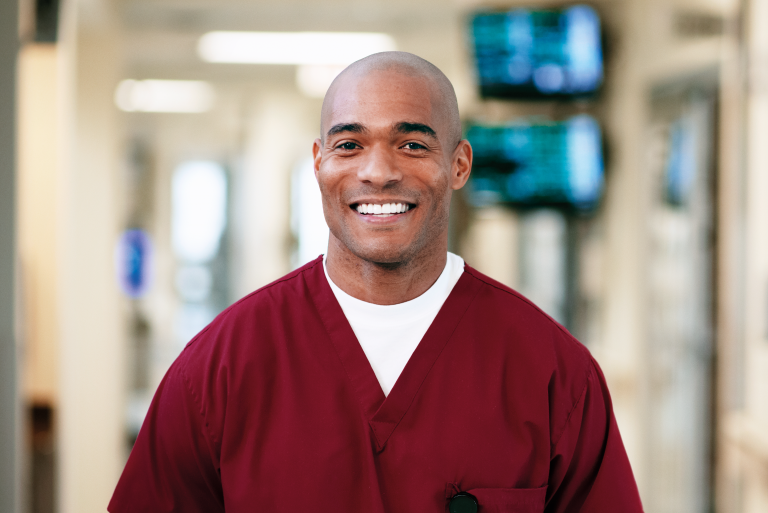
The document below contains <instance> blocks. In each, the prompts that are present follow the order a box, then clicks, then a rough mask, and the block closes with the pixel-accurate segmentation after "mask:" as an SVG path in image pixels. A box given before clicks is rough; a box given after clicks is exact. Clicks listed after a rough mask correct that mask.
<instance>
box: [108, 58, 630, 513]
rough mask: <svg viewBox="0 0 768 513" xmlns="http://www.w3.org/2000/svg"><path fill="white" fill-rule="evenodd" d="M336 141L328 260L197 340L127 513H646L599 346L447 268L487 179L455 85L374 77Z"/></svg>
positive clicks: (437, 76)
mask: <svg viewBox="0 0 768 513" xmlns="http://www.w3.org/2000/svg"><path fill="white" fill-rule="evenodd" d="M321 136H322V137H321V138H320V139H318V140H316V141H315V144H314V148H313V152H314V157H315V174H316V176H317V181H318V183H319V185H320V190H321V192H322V196H323V209H324V212H325V218H326V221H327V223H328V226H329V227H330V231H331V235H330V240H329V244H328V255H327V258H326V259H325V260H324V259H323V258H318V259H317V260H315V261H314V262H311V263H309V264H307V265H305V266H304V267H302V268H300V269H298V270H296V271H294V272H293V273H291V274H289V275H287V276H285V277H283V278H281V279H279V280H277V281H276V282H274V283H272V284H270V285H267V286H266V287H264V288H262V289H260V290H258V291H256V292H254V293H253V294H251V295H249V296H247V297H246V298H244V299H242V300H240V301H239V302H237V303H236V304H235V305H233V306H232V307H230V308H228V309H227V310H226V311H225V312H224V313H222V314H221V315H220V316H219V317H218V318H217V319H216V320H214V321H213V322H212V323H211V324H210V325H209V326H208V327H207V328H206V329H204V330H203V331H202V332H201V333H200V334H199V335H198V336H197V337H195V338H194V339H193V340H192V341H191V342H190V343H189V344H188V345H187V347H186V348H185V350H184V351H183V352H182V354H181V355H180V356H179V358H178V359H177V360H176V362H175V363H174V364H173V365H172V367H171V369H170V370H169V371H168V374H167V375H166V376H165V378H164V379H163V382H162V383H161V384H160V387H159V388H158V391H157V394H156V395H155V398H154V401H153V403H152V406H151V408H150V410H149V413H148V415H147V418H146V420H145V423H144V426H143V427H142V430H141V433H140V434H139V437H138V440H137V441H136V445H135V447H134V449H133V452H132V453H131V456H130V459H129V460H128V463H127V465H126V468H125V471H124V473H123V476H122V478H121V479H120V482H119V483H118V486H117V489H116V490H115V493H114V496H113V498H112V501H111V503H110V505H109V509H110V511H113V512H129V511H130V512H138V511H153V512H155V511H183V512H216V511H219V512H221V511H227V512H229V513H239V512H246V511H247V512H251V511H279V512H297V513H298V512H307V511H323V512H325V511H328V512H331V511H333V512H344V513H353V512H354V513H358V512H365V513H383V512H419V513H425V512H443V511H452V512H475V511H480V512H493V511H498V512H501V511H516V512H542V511H547V512H566V511H567V512H572V511H585V512H609V511H610V512H636V511H641V510H642V508H641V505H640V500H639V497H638V494H637V489H636V486H635V482H634V478H633V476H632V471H631V469H630V466H629V462H628V461H627V457H626V454H625V451H624V447H623V445H622V442H621V438H620V436H619V432H618V428H617V426H616V422H615V420H614V416H613V412H612V407H611V403H610V398H609V395H608V390H607V388H606V385H605V381H604V379H603V376H602V374H601V372H600V370H599V368H598V366H597V364H596V363H595V362H594V360H593V359H592V358H591V356H590V355H589V353H588V351H587V350H586V349H585V348H584V347H583V346H582V345H581V344H579V343H578V342H577V341H576V340H574V339H573V337H571V335H570V334H569V333H568V332H567V331H566V330H565V329H563V328H562V327H561V326H560V325H558V324H557V323H555V322H554V321H553V320H551V319H550V318H549V317H548V316H547V315H545V314H544V313H542V312H541V311H540V310H539V309H537V308H536V307H535V306H534V305H532V304H531V303H530V302H529V301H528V300H527V299H525V298H523V297H522V296H520V295H519V294H517V293H516V292H514V291H512V290H510V289H509V288H507V287H505V286H503V285H501V284H499V283H497V282H495V281H493V280H491V279H490V278H487V277H486V276H483V275H482V274H480V273H478V272H477V271H475V270H473V269H471V268H470V267H468V266H464V264H463V261H462V260H461V259H460V258H459V257H457V256H456V255H452V254H450V253H448V252H447V229H448V211H449V204H450V199H451V194H452V191H454V190H457V189H459V188H461V187H462V186H463V185H464V184H465V183H466V181H467V178H468V176H469V173H470V168H471V164H472V149H471V147H470V145H469V143H468V142H467V141H465V140H461V126H460V122H459V113H458V107H457V103H456V96H455V94H454V92H453V88H452V87H451V84H450V82H449V81H448V79H447V78H446V77H445V76H444V75H443V74H442V73H441V72H440V71H439V70H438V69H437V68H436V67H434V66H433V65H432V64H430V63H428V62H426V61H424V60H423V59H420V58H419V57H416V56H414V55H411V54H407V53H401V52H387V53H382V54H376V55H373V56H371V57H368V58H366V59H363V60H361V61H358V62H356V63H355V64H353V65H351V66H350V67H349V68H347V69H346V70H345V71H344V72H343V73H342V74H341V75H340V76H339V77H338V78H337V79H336V80H335V81H334V83H333V85H332V86H331V88H330V90H329V91H328V94H327V95H326V97H325V101H324V103H323V109H322V115H321Z"/></svg>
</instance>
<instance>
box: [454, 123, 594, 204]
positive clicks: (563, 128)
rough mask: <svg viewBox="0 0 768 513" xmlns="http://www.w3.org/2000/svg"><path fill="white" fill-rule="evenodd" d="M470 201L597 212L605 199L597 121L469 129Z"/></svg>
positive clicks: (484, 126) (473, 126)
mask: <svg viewBox="0 0 768 513" xmlns="http://www.w3.org/2000/svg"><path fill="white" fill-rule="evenodd" d="M466 137H467V139H469V142H470V143H471V144H472V148H473V150H474V162H473V165H472V174H471V175H470V189H469V190H470V196H469V197H470V201H471V202H472V203H473V204H475V205H477V206H482V205H488V204H493V203H508V204H512V205H518V206H539V205H562V206H569V207H573V208H576V209H578V210H591V209H594V208H595V207H596V206H597V204H598V202H599V200H600V197H601V196H602V192H603V182H604V166H603V152H602V135H601V131H600V126H599V125H598V123H597V121H595V119H594V118H592V117H590V116H587V115H578V116H575V117H572V118H570V119H568V120H566V121H560V122H529V121H525V120H521V121H517V122H514V123H511V124H509V125H505V126H486V125H471V126H469V127H468V128H467V131H466Z"/></svg>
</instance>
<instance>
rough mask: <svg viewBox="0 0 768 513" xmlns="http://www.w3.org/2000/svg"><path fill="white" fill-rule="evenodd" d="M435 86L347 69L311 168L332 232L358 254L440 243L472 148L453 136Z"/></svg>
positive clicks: (407, 251) (379, 258)
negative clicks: (352, 73) (356, 74)
mask: <svg viewBox="0 0 768 513" xmlns="http://www.w3.org/2000/svg"><path fill="white" fill-rule="evenodd" d="M435 91H436V88H435V86H434V85H433V84H432V83H431V81H430V80H429V79H427V78H424V77H412V76H407V75H404V74H401V73H398V72H395V71H374V72H371V73H369V74H367V75H365V76H363V77H354V76H353V77H344V81H343V82H341V83H340V84H338V86H337V87H336V90H335V91H334V94H333V97H332V99H331V102H330V104H329V106H328V109H327V110H326V112H325V118H324V120H323V127H322V130H323V132H324V133H323V135H324V140H321V139H317V140H316V141H315V144H314V148H313V154H314V163H315V176H316V177H317V181H318V183H319V185H320V191H321V193H322V196H323V210H324V212H325V220H326V222H327V223H328V226H329V228H330V230H331V237H332V239H333V238H335V239H336V240H337V241H338V242H340V243H341V245H342V247H343V248H346V250H348V251H350V252H351V253H353V254H354V255H355V256H357V257H358V258H361V259H363V260H366V261H369V262H375V263H386V264H398V263H405V262H408V261H410V260H411V259H413V258H416V257H417V256H419V255H420V254H422V253H423V252H425V251H430V250H435V247H437V248H443V249H442V251H445V247H446V244H447V229H448V211H449V207H450V198H451V192H452V191H453V190H456V189H459V188H461V187H462V186H463V185H464V184H465V183H466V181H467V178H468V177H469V171H470V168H471V163H472V150H471V148H470V146H469V143H468V142H467V141H461V142H459V144H458V146H457V145H456V142H455V141H451V140H450V132H449V125H448V120H447V119H445V116H441V112H442V110H441V109H440V104H439V102H438V101H436V98H434V95H435V94H436V92H435ZM334 242H335V241H334V240H332V241H331V243H332V244H333V243H334Z"/></svg>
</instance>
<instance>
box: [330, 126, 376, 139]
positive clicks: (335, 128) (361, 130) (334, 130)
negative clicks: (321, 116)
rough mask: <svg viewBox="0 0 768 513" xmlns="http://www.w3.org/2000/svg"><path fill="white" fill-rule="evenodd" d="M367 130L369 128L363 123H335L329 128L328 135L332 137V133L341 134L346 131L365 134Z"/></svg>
mask: <svg viewBox="0 0 768 513" xmlns="http://www.w3.org/2000/svg"><path fill="white" fill-rule="evenodd" d="M367 131H368V129H367V128H366V127H365V125H363V124H362V123H339V124H337V125H333V126H332V127H331V129H330V130H328V133H327V134H326V137H331V136H332V135H336V134H341V133H344V132H354V133H356V134H364V133H366V132H367Z"/></svg>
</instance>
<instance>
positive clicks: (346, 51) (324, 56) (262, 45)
mask: <svg viewBox="0 0 768 513" xmlns="http://www.w3.org/2000/svg"><path fill="white" fill-rule="evenodd" d="M394 49H395V41H394V39H392V38H391V37H390V36H388V35H387V34H381V33H374V32H224V31H217V32H208V33H207V34H204V35H203V36H202V37H201V38H200V41H199V42H198V45H197V51H198V54H199V55H200V58H202V59H203V60H204V61H208V62H229V63H242V64H325V65H339V66H346V65H348V64H351V63H353V62H355V61H356V60H359V59H362V58H363V57H367V56H369V55H371V54H373V53H378V52H386V51H390V50H394Z"/></svg>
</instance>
